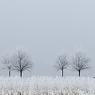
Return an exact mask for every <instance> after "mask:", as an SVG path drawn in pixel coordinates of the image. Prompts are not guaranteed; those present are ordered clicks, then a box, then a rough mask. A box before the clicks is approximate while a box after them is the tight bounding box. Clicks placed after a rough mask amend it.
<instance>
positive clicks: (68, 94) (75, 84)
mask: <svg viewBox="0 0 95 95" xmlns="http://www.w3.org/2000/svg"><path fill="white" fill-rule="evenodd" d="M0 95H95V79H94V78H89V77H80V78H79V77H66V78H62V77H55V78H54V77H37V76H33V77H31V78H20V77H11V78H4V77H0Z"/></svg>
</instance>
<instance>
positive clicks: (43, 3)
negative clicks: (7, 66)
mask: <svg viewBox="0 0 95 95" xmlns="http://www.w3.org/2000/svg"><path fill="white" fill-rule="evenodd" d="M17 46H23V47H24V48H26V49H27V50H28V51H29V53H30V55H31V57H32V60H33V62H34V68H33V70H32V72H31V73H24V76H32V75H39V76H42V75H43V76H60V75H61V71H59V72H57V71H56V70H55V69H54V68H53V64H54V63H55V60H56V58H57V57H58V56H59V54H62V53H63V51H66V52H67V53H68V54H72V53H73V51H74V49H77V48H79V47H81V48H83V49H84V50H85V51H86V52H87V54H88V55H89V56H90V57H91V63H90V64H91V67H92V68H91V69H89V70H86V71H83V72H82V73H81V75H82V76H95V72H94V71H95V0H0V59H2V54H3V53H4V52H11V51H12V50H14V49H16V47H17ZM1 67H2V62H0V68H1ZM7 74H8V72H7V71H4V70H0V76H1V75H4V76H6V75H7ZM12 74H13V73H12ZM16 74H17V75H19V73H16ZM64 75H65V76H78V72H73V71H71V70H70V69H69V68H68V69H67V70H64Z"/></svg>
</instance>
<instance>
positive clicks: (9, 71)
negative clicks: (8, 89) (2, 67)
mask: <svg viewBox="0 0 95 95" xmlns="http://www.w3.org/2000/svg"><path fill="white" fill-rule="evenodd" d="M10 76H11V73H10V69H9V77H10Z"/></svg>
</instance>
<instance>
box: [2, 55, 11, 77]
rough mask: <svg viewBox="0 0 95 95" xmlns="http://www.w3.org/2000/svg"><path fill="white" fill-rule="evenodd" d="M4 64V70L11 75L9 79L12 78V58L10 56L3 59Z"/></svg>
mask: <svg viewBox="0 0 95 95" xmlns="http://www.w3.org/2000/svg"><path fill="white" fill-rule="evenodd" d="M2 63H3V64H4V65H5V66H4V68H3V69H7V70H8V74H9V77H10V76H11V69H12V66H11V63H12V62H11V58H10V56H9V55H7V54H6V55H5V56H4V57H3V60H2Z"/></svg>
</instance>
